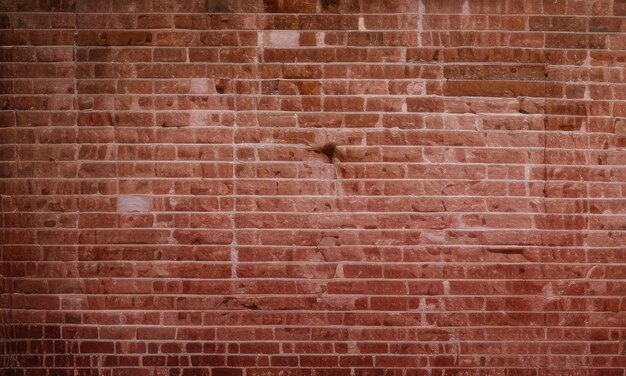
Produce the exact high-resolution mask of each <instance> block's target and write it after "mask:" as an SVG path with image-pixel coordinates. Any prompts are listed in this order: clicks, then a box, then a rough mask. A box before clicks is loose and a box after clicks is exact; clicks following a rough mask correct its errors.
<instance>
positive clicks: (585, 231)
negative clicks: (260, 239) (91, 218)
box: [6, 217, 626, 245]
mask: <svg viewBox="0 0 626 376" xmlns="http://www.w3.org/2000/svg"><path fill="white" fill-rule="evenodd" d="M624 218H626V217H624ZM585 227H586V225H585ZM6 229H7V230H10V229H16V230H29V229H30V228H28V227H26V228H25V227H6ZM32 230H33V231H36V230H45V231H61V232H62V231H72V232H76V231H102V230H105V231H107V230H117V231H122V232H123V231H124V230H126V231H139V230H154V231H161V230H168V231H215V232H224V231H233V230H234V231H250V230H261V231H268V232H269V231H296V232H310V231H333V232H346V231H357V232H403V231H406V232H411V231H439V232H444V233H447V232H474V231H480V232H498V231H502V232H506V231H521V232H528V233H536V232H576V233H581V234H588V233H596V232H602V233H607V232H610V233H621V232H625V233H626V226H624V228H621V229H589V228H581V229H561V228H535V227H486V226H484V227H469V226H466V227H456V228H455V227H446V228H445V229H440V228H429V227H412V228H402V227H394V228H373V229H372V228H359V227H350V228H337V227H244V226H241V227H236V228H234V229H233V228H232V227H221V228H214V227H211V228H207V227H176V228H172V227H152V226H150V227H129V228H120V227H82V228H79V229H77V228H55V227H42V228H37V229H32ZM8 244H11V243H6V245H8ZM41 245H44V244H41Z"/></svg>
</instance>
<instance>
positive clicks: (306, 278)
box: [4, 263, 624, 309]
mask: <svg viewBox="0 0 626 376" xmlns="http://www.w3.org/2000/svg"><path fill="white" fill-rule="evenodd" d="M329 264H331V265H332V263H329ZM223 265H227V263H224V264H223ZM4 278H5V279H20V278H27V279H45V280H61V281H67V280H68V279H75V280H89V279H90V278H88V277H47V276H42V277H32V278H31V277H10V276H5V277H4ZM91 279H93V280H94V281H100V280H103V279H105V280H111V281H113V280H123V281H126V280H128V279H132V280H147V281H169V280H174V281H201V282H202V281H204V282H207V281H214V282H225V281H234V282H254V281H258V282H263V281H268V280H275V281H279V282H285V281H287V282H289V281H299V282H302V281H316V282H324V281H325V282H358V281H362V282H366V281H369V282H382V281H392V282H400V281H406V282H424V281H428V282H443V281H455V282H467V281H472V282H481V283H484V282H485V281H504V282H555V280H554V278H552V279H548V278H545V279H540V278H527V279H515V278H493V277H485V278H482V279H478V278H474V279H460V278H457V279H453V278H443V277H441V278H422V277H415V278H413V279H407V278H389V277H387V278H383V277H380V278H352V279H347V280H344V279H341V278H310V277H292V276H285V277H283V278H277V277H274V278H262V277H259V278H236V279H233V278H231V277H230V276H228V277H223V278H191V277H190V278H185V277H160V276H154V277H102V276H99V277H93V278H91ZM558 280H559V281H571V282H583V281H586V282H589V283H596V282H604V281H606V282H615V281H620V282H624V279H623V278H615V279H590V278H587V277H579V278H562V277H560V278H559V279H558ZM120 282H122V281H120ZM14 294H18V293H14ZM59 294H60V295H63V294H64V293H47V294H37V295H59ZM20 295H33V294H20ZM130 295H133V294H130ZM179 295H180V294H179ZM318 295H320V296H321V293H320V294H318ZM331 295H332V294H331ZM529 295H533V296H535V295H537V294H529ZM276 296H277V297H280V296H282V295H276ZM382 296H384V295H382ZM407 296H408V295H407ZM429 296H444V294H440V295H429ZM463 296H468V295H463ZM568 296H569V295H568ZM574 296H576V295H574ZM615 296H619V295H615ZM607 297H614V296H613V295H607ZM581 298H582V297H581ZM155 309H156V308H155Z"/></svg>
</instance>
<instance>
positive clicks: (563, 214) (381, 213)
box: [4, 195, 626, 230]
mask: <svg viewBox="0 0 626 376" xmlns="http://www.w3.org/2000/svg"><path fill="white" fill-rule="evenodd" d="M7 197H14V196H10V195H7ZM46 197H49V196H46ZM167 197H171V196H167ZM203 197H204V196H203ZM228 197H230V196H228ZM422 198H424V197H420V199H422ZM618 200H620V201H621V200H624V201H625V202H626V199H618ZM586 201H589V200H586ZM4 214H5V215H13V214H20V215H25V216H28V215H44V214H57V215H59V216H76V215H81V214H87V215H93V214H97V215H107V214H115V215H137V216H145V215H154V214H177V215H181V214H183V215H184V214H190V215H195V214H199V215H207V214H209V215H212V216H229V215H233V214H235V215H237V214H241V215H256V214H264V215H267V214H277V215H282V216H290V215H293V216H311V215H313V216H317V215H319V216H350V215H354V214H358V215H366V214H367V215H377V216H392V215H403V216H407V215H410V216H415V215H421V216H438V215H441V214H461V215H483V214H486V215H493V216H500V215H511V216H515V215H520V216H522V215H524V216H535V217H541V216H559V217H598V218H601V217H608V218H621V217H624V218H625V219H626V210H625V211H624V212H623V213H620V212H618V213H586V212H549V211H537V212H521V211H512V212H509V211H456V210H443V211H438V210H418V211H415V210H407V211H346V210H343V211H332V210H328V211H318V212H312V211H310V212H302V211H296V210H295V209H294V210H288V211H286V210H276V211H267V210H247V209H245V208H244V209H241V210H236V211H198V210H194V211H192V210H190V211H159V210H150V211H149V212H134V211H128V212H126V211H119V210H111V211H95V210H94V211H80V212H74V211H64V212H55V211H25V210H21V211H5V212H4ZM5 228H7V229H12V228H24V227H11V226H9V225H7V227H5ZM32 228H33V229H46V230H47V229H73V228H70V227H45V226H41V227H32ZM134 228H138V227H130V228H129V229H134ZM148 228H155V227H148ZM168 228H169V227H168ZM188 228H197V227H188ZM200 228H203V227H200ZM231 228H232V227H228V229H231ZM85 229H86V228H85ZM170 229H171V228H170ZM215 229H216V228H215Z"/></svg>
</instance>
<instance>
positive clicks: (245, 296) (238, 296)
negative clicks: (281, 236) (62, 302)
mask: <svg viewBox="0 0 626 376" xmlns="http://www.w3.org/2000/svg"><path fill="white" fill-rule="evenodd" d="M11 294H12V295H17V296H32V297H35V296H61V297H64V296H85V297H101V296H105V297H106V296H111V297H133V298H134V297H139V296H144V297H146V296H151V297H152V296H157V297H180V298H185V297H198V296H199V297H207V298H212V297H216V298H224V297H229V298H235V299H248V298H267V297H275V298H293V297H303V298H312V297H318V298H319V297H320V293H317V294H314V293H308V294H307V293H298V294H267V293H266V294H237V293H224V294H215V293H214V294H201V293H195V294H194V293H185V292H183V293H178V294H161V293H158V292H140V293H126V294H124V293H115V292H113V293H111V292H106V293H105V292H95V293H89V292H84V293H77V292H72V293H66V292H62V293H57V292H51V293H37V294H29V293H23V292H12V293H11ZM543 295H544V294H543V293H536V294H527V295H511V294H493V295H484V294H478V295H470V294H465V295H462V294H426V293H424V294H404V295H401V294H382V293H380V294H367V293H360V292H355V293H328V292H326V293H324V297H368V298H407V299H415V298H420V299H423V298H424V297H426V298H427V299H431V300H446V299H456V298H467V297H472V298H488V299H493V300H497V299H500V298H519V299H528V298H537V297H542V296H543ZM572 298H573V299H581V300H583V299H584V300H596V299H597V300H601V299H602V300H620V299H622V297H621V296H620V295H618V294H616V295H588V296H580V295H567V294H564V295H554V297H552V298H550V299H548V300H564V299H572ZM444 304H445V301H444ZM412 311H415V310H412ZM412 311H407V312H412ZM445 311H446V312H473V311H476V310H473V311H467V310H449V309H446V310H445ZM419 312H433V311H432V310H424V311H422V310H419ZM477 312H493V311H477ZM508 312H542V313H544V312H545V313H554V312H569V313H571V312H586V313H588V312H589V311H588V310H584V309H581V310H568V311H549V310H542V311H521V310H514V311H508ZM593 312H612V313H615V312H614V311H609V310H607V311H593Z"/></svg>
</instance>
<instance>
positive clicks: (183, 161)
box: [0, 146, 626, 183]
mask: <svg viewBox="0 0 626 376" xmlns="http://www.w3.org/2000/svg"><path fill="white" fill-rule="evenodd" d="M340 147H341V146H340ZM25 148H28V147H25ZM45 148H46V149H48V147H45ZM20 149H21V148H20ZM76 151H77V150H76ZM600 153H602V154H605V155H611V154H613V153H612V152H600ZM615 154H617V156H622V154H623V156H624V158H622V159H624V163H622V164H618V162H615V164H602V165H598V164H563V163H535V162H527V163H524V162H496V161H494V162H456V161H452V162H443V161H436V162H431V161H413V162H411V161H406V162H402V161H372V162H367V161H366V162H359V161H356V162H353V161H341V160H338V161H335V162H334V163H333V164H335V165H340V166H346V167H350V166H364V167H367V166H372V167H386V166H407V167H411V166H415V167H419V166H429V167H433V168H435V167H439V166H444V167H448V166H460V167H495V166H514V167H530V168H538V169H542V168H545V167H561V168H569V169H589V170H595V169H600V170H617V169H625V170H626V150H624V153H620V152H617V151H616V152H615ZM538 156H541V154H539V153H538ZM585 157H586V156H585ZM424 159H427V158H424ZM529 159H532V158H529ZM11 162H15V163H20V164H21V163H41V164H59V163H63V164H82V163H89V164H96V163H102V164H104V163H107V164H110V163H116V164H121V163H124V164H127V163H136V164H154V165H155V167H156V166H160V165H168V164H188V165H189V166H199V165H215V166H219V165H222V166H229V165H233V164H235V165H237V166H241V167H248V166H250V167H255V168H258V167H266V166H268V165H269V166H272V165H283V166H287V167H289V166H292V165H295V164H304V163H308V164H318V165H321V166H329V163H328V162H327V161H323V160H319V159H302V160H275V161H273V160H250V161H241V160H239V161H233V160H223V159H218V160H210V159H120V158H117V159H110V160H102V159H97V160H93V159H59V160H55V161H50V160H46V159H20V160H19V161H7V160H4V161H3V160H0V163H1V164H4V163H11ZM257 166H258V167H257ZM117 177H119V178H124V177H126V176H123V175H122V176H121V175H118V176H117ZM77 178H78V179H89V177H77ZM129 178H136V177H133V176H129ZM218 178H219V177H218ZM236 178H237V179H245V180H249V179H255V178H256V179H276V180H278V179H296V180H302V179H309V180H310V179H319V178H314V177H312V178H304V177H295V176H294V177H287V178H280V177H273V176H271V177H254V176H252V177H248V176H237V177H236ZM36 179H41V178H39V177H37V178H36ZM202 179H216V178H211V177H203V178H202ZM224 179H233V178H232V177H226V178H224ZM346 179H350V178H343V179H342V180H346ZM359 179H372V178H359ZM390 179H391V178H390ZM416 179H418V178H416ZM319 180H332V179H319ZM449 180H454V179H449ZM477 180H484V179H477ZM492 180H493V179H492ZM506 180H507V181H511V180H513V179H506ZM539 180H542V181H543V180H544V179H539ZM548 180H550V181H559V179H553V178H550V179H548ZM524 181H528V180H527V179H524ZM584 181H585V182H589V183H592V182H594V181H593V180H584Z"/></svg>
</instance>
